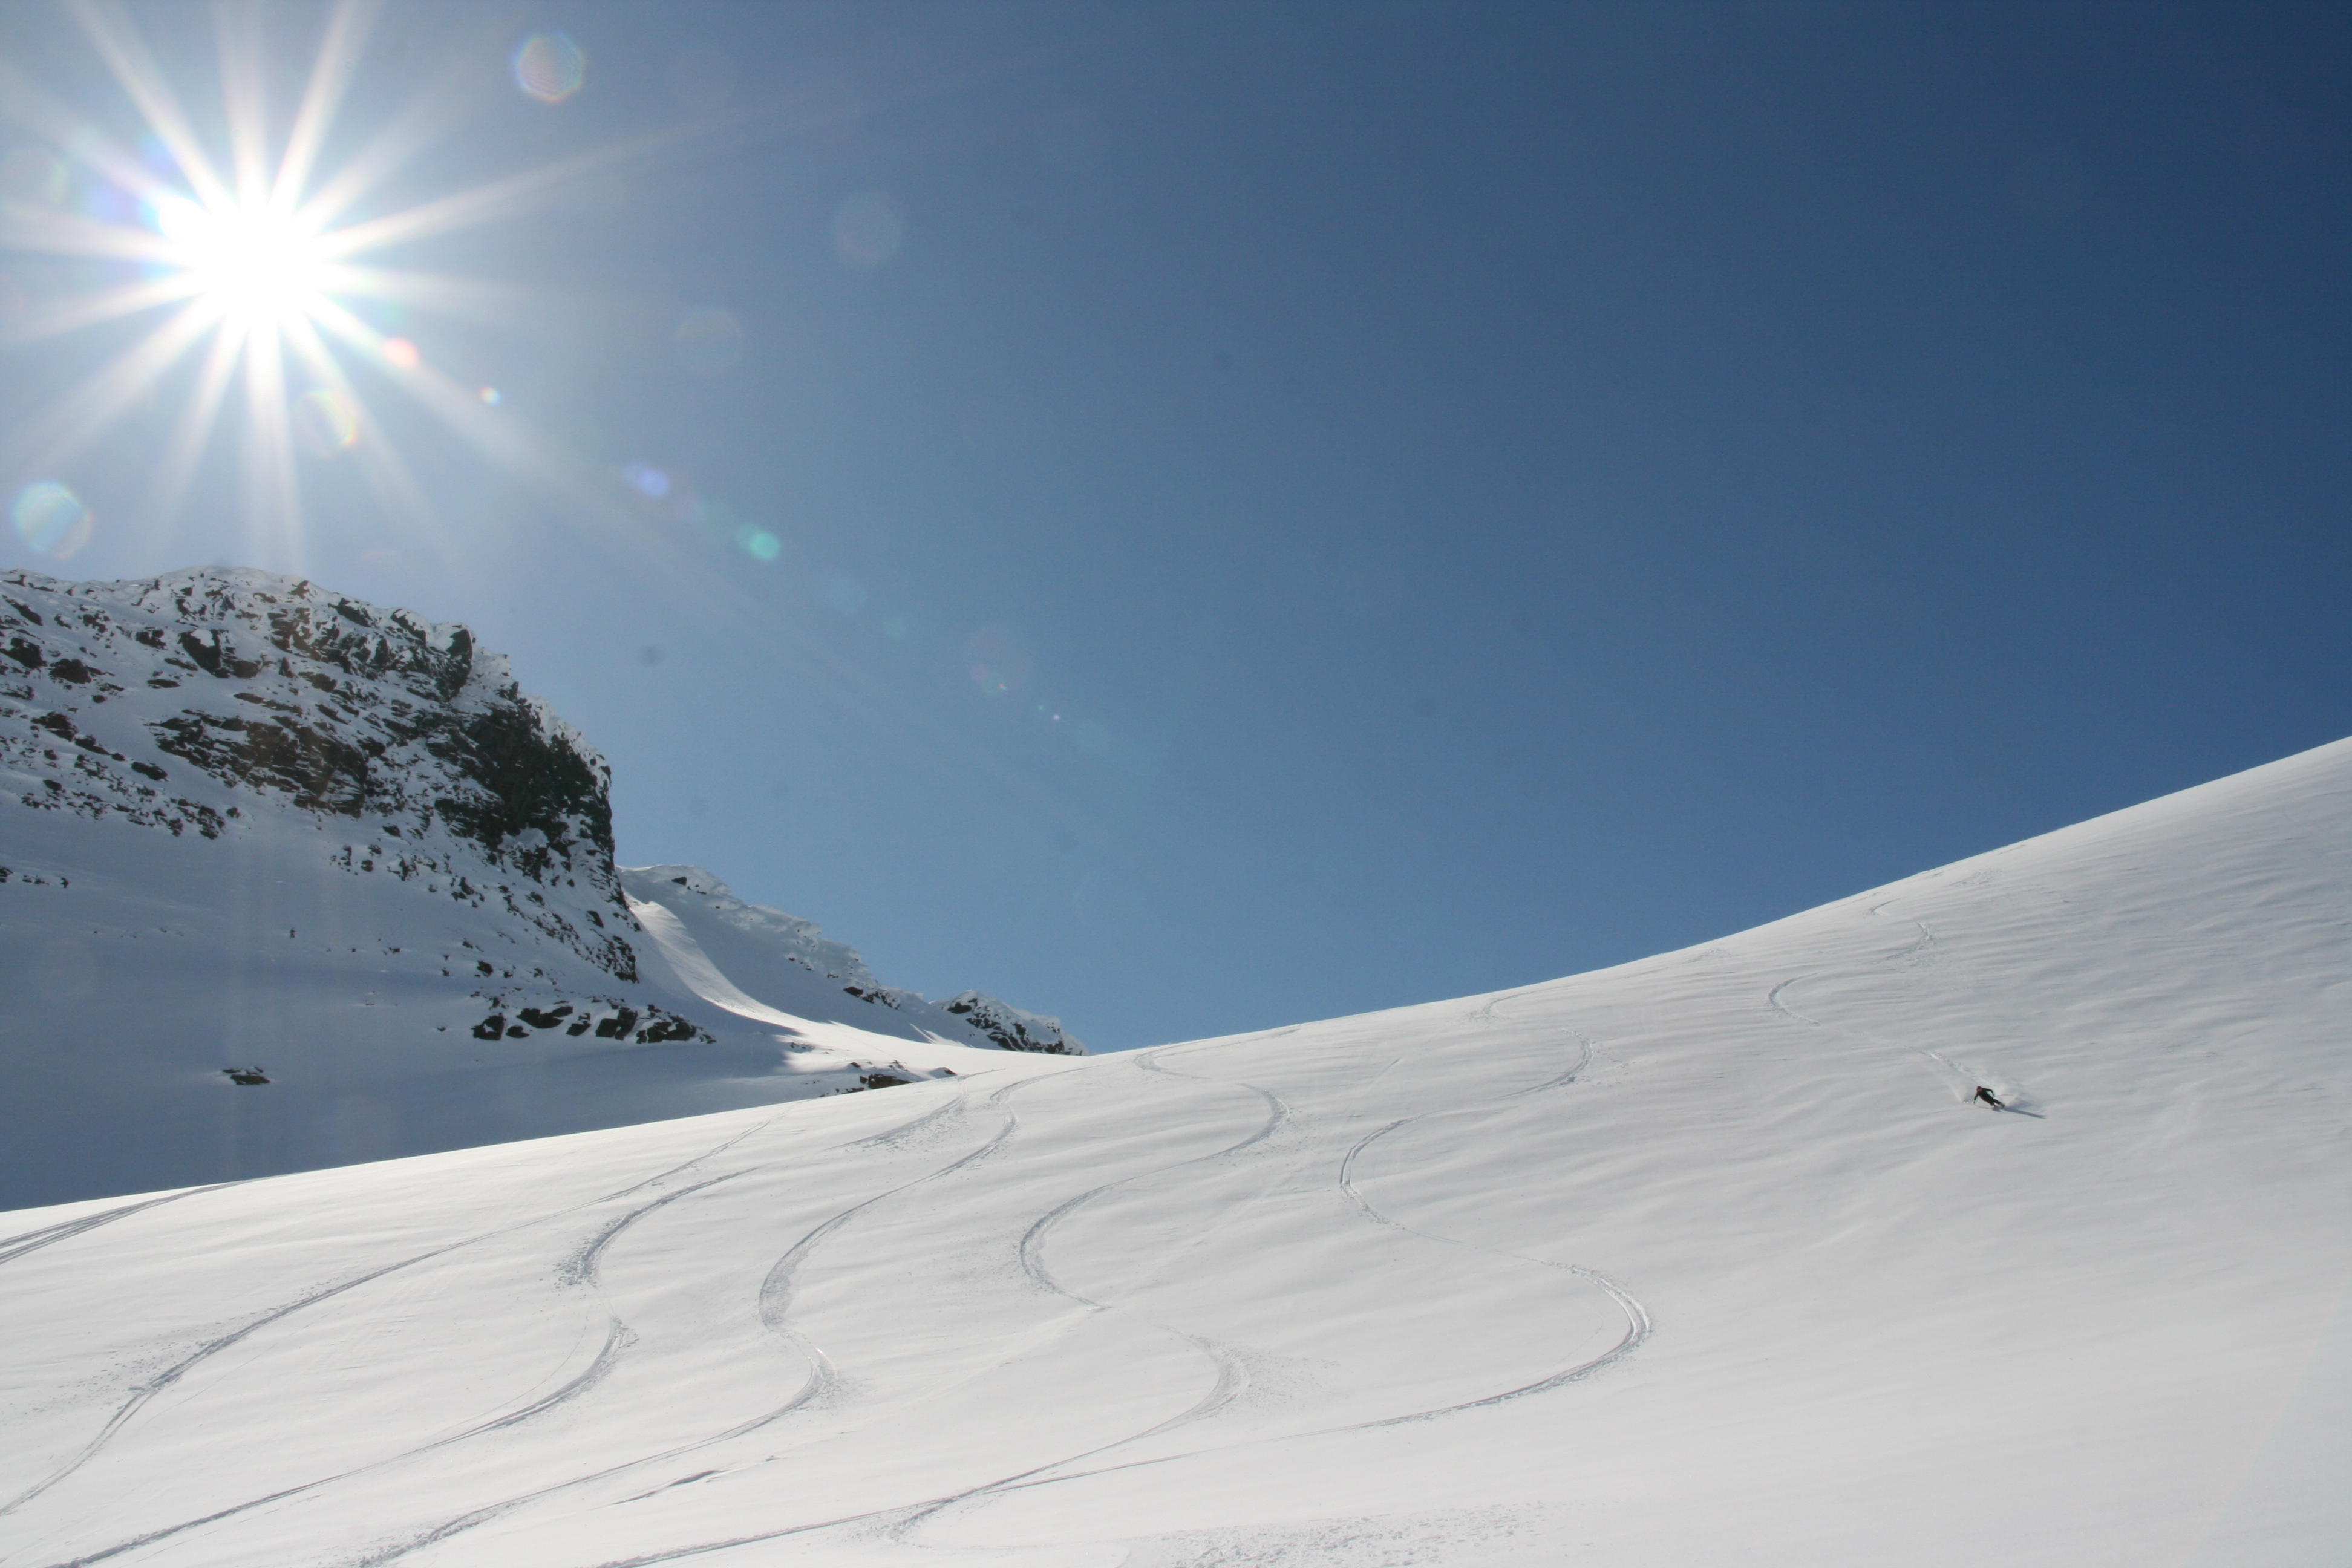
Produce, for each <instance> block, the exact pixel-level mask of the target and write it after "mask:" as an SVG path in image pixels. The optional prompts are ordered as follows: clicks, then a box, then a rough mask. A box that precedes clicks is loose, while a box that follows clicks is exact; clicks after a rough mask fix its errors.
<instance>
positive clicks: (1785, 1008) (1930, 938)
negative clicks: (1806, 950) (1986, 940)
mask: <svg viewBox="0 0 2352 1568" xmlns="http://www.w3.org/2000/svg"><path fill="white" fill-rule="evenodd" d="M1900 901H1901V900H1896V899H1889V900H1887V901H1886V902H1885V903H1883V904H1874V905H1872V906H1871V908H1870V910H1869V911H1868V912H1869V913H1870V914H1871V915H1872V916H1873V917H1876V916H1878V915H1879V914H1880V913H1881V912H1882V911H1884V910H1888V909H1891V908H1893V907H1894V906H1895V904H1896V903H1899V902H1900ZM1902 918H1903V919H1905V920H1909V921H1911V923H1912V925H1914V926H1916V928H1918V931H1919V934H1918V936H1917V937H1916V938H1915V939H1914V940H1913V941H1912V942H1909V943H1908V944H1906V946H1903V947H1899V948H1897V949H1895V951H1894V952H1887V953H1881V954H1880V955H1878V957H1876V958H1875V959H1874V960H1873V961H1872V962H1873V963H1874V965H1877V966H1884V965H1885V964H1889V963H1905V962H1906V961H1907V960H1910V959H1914V958H1916V957H1918V956H1920V955H1921V954H1924V953H1926V952H1928V951H1929V950H1930V949H1932V948H1933V947H1934V946H1935V945H1936V933H1935V932H1934V931H1930V930H1928V929H1927V921H1922V920H1916V919H1913V918H1912V917H1911V916H1908V915H1906V916H1903V917H1902ZM1829 973H1834V971H1832V970H1827V969H1806V970H1800V971H1799V972H1798V973H1794V974H1791V975H1790V976H1789V977H1788V978H1787V979H1786V980H1783V981H1781V982H1780V984H1777V985H1775V986H1773V987H1772V989H1771V990H1769V991H1768V992H1766V993H1765V994H1764V1005H1766V1006H1767V1007H1769V1008H1770V1009H1771V1010H1772V1011H1773V1012H1775V1013H1778V1014H1780V1016H1783V1017H1787V1018H1794V1019H1795V1020H1796V1021H1797V1022H1799V1023H1801V1024H1805V1025H1809V1026H1811V1027H1813V1028H1816V1029H1821V1030H1824V1031H1826V1032H1828V1033H1830V1034H1832V1035H1843V1036H1844V1037H1846V1038H1847V1039H1850V1040H1855V1041H1859V1042H1861V1043H1862V1044H1864V1045H1867V1046H1878V1047H1889V1048H1893V1049H1896V1050H1905V1051H1909V1052H1910V1053H1911V1054H1912V1055H1913V1056H1916V1057H1918V1058H1922V1059H1924V1060H1926V1061H1927V1062H1930V1063H1933V1064H1934V1065H1935V1066H1936V1067H1937V1068H1940V1069H1942V1071H1943V1072H1944V1073H1946V1074H1947V1075H1948V1076H1949V1078H1950V1079H1951V1081H1952V1083H1953V1084H1955V1085H1956V1086H1962V1087H1961V1089H1960V1092H1961V1094H1962V1098H1963V1100H1965V1099H1966V1094H1967V1090H1966V1088H1965V1086H1967V1085H1969V1084H1971V1083H1973V1082H1975V1081H1976V1079H1975V1077H1974V1075H1973V1074H1971V1073H1969V1072H1967V1071H1964V1070H1963V1069H1961V1068H1958V1067H1957V1066H1955V1065H1953V1063H1952V1061H1951V1059H1950V1058H1948V1057H1946V1056H1944V1055H1943V1054H1942V1053H1941V1052H1939V1051H1933V1050H1930V1049H1928V1048H1927V1047H1925V1046H1915V1045H1913V1044H1911V1043H1910V1042H1909V1041H1907V1040H1890V1039H1888V1038H1886V1037H1885V1036H1883V1035H1874V1034H1872V1033H1870V1032H1869V1031H1868V1030H1865V1029H1855V1028H1849V1027H1848V1026H1845V1025H1843V1024H1831V1023H1825V1022H1823V1021H1822V1019H1819V1018H1816V1017H1813V1016H1811V1015H1809V1014H1805V1013H1800V1012H1798V1011H1797V1010H1796V1008H1794V1007H1792V1006H1790V1005H1789V1004H1788V1002H1787V1001H1786V1000H1784V998H1785V997H1786V995H1787V994H1788V991H1789V988H1790V986H1792V985H1796V984H1801V983H1802V982H1804V981H1808V980H1818V979H1820V978H1821V977H1822V976H1823V975H1825V974H1829ZM2001 1109H2002V1110H2014V1109H2017V1108H2016V1107H2014V1106H2003V1107H2002V1108H2001ZM2018 1114H2020V1115H2022V1116H2033V1117H2039V1116H2041V1115H2042V1112H2040V1111H2038V1110H2018Z"/></svg>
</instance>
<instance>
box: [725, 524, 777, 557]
mask: <svg viewBox="0 0 2352 1568" xmlns="http://www.w3.org/2000/svg"><path fill="white" fill-rule="evenodd" d="M735 544H736V548H738V549H740V551H742V552H743V553H744V554H746V555H748V556H750V557H751V559H752V560H754V561H758V562H761V563H766V562H770V561H773V560H774V559H775V558H776V557H777V556H779V555H781V554H782V553H783V552H784V542H783V541H782V540H781V539H778V538H777V537H776V536H775V535H774V534H772V533H770V532H769V531H767V530H766V529H764V528H753V527H752V526H751V524H750V523H748V522H747V523H745V524H744V525H743V526H742V527H740V528H739V529H737V530H736V531H735Z"/></svg>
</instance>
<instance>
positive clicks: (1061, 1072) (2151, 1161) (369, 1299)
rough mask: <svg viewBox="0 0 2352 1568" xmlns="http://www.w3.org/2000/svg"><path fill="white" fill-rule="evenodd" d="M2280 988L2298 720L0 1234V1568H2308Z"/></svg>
mask: <svg viewBox="0 0 2352 1568" xmlns="http://www.w3.org/2000/svg"><path fill="white" fill-rule="evenodd" d="M2347 961H2352V742H2347V743H2342V744H2337V745H2334V746H2329V747H2326V748H2323V749H2321V750H2319V751H2316V752H2309V753H2306V754H2305V755H2302V756H2298V757H2294V758H2290V759H2288V760H2286V761H2284V762H2282V763H2276V764H2273V765H2272V766H2269V767H2265V768H2262V769H2258V770H2255V771H2254V772H2252V773H2245V774H2242V775H2240V776H2238V777H2235V778H2231V779H2226V780H2223V781H2221V782H2220V783H2217V784H2210V785H2207V786H2204V787H2202V788H2200V789H2195V790H2191V791H2189V792H2186V793H2184V794H2182V795H2175V796H2171V797H2168V798H2167V799H2164V800H2160V801H2157V802H2154V803H2151V804H2149V805H2144V806H2140V807H2137V808H2135V809H2133V810H2130V811H2126V812H2123V813H2119V814H2117V815H2116V816H2109V817H2105V818H2102V819H2100V820H2097V821H2095V822H2092V823H2088V824H2084V825H2082V826H2077V827H2074V828H2070V829H2067V830H2065V831H2063V832H2060V833H2056V834H2053V835H2050V836H2048V837H2043V838H2040V839H2036V840H2033V841H2031V842H2029V843H2026V844H2022V845H2018V846H2015V847H2011V848H2008V849H2004V850H2000V851H1998V852H1996V853H1993V854H1990V855H1986V856H1982V857H1979V858H1976V859H1973V860H1969V861H1966V862H1963V863H1961V864H1959V865H1957V866H1953V867H1949V868H1945V869H1943V870H1940V871H1935V872H1930V873H1927V874H1926V875H1923V876H1919V877H1916V878H1912V879H1908V880H1906V881H1903V882H1899V883H1895V884H1894V885H1892V886H1890V887H1886V888H1883V889H1877V890H1875V891H1873V892H1871V893H1868V894H1864V895H1861V896H1857V897H1855V898H1852V899H1848V900H1842V901H1840V902H1837V903H1834V904H1831V905H1827V906H1824V907H1823V908H1822V909H1819V910H1811V911H1810V912H1808V913H1805V914H1802V915H1799V916H1796V917H1793V918H1791V919H1789V920H1786V921H1780V922H1777V923H1775V924H1773V925H1769V926H1766V927H1762V928H1759V929H1758V930H1755V931H1748V932H1745V933H1742V934H1740V935H1738V936H1735V937H1731V938H1727V939H1726V940H1724V941H1723V942H1717V943H1715V944H1713V945H1711V946H1707V947H1705V948H1701V949H1696V950H1692V951H1687V952H1676V953H1671V954H1666V955H1664V956H1662V957H1659V958H1656V959H1652V960H1649V961H1645V962H1643V963H1637V964H1633V965H1628V966H1626V967H1623V968H1620V969H1615V970H1610V971H1604V972H1601V973H1593V974H1587V975H1580V976H1577V977H1574V978H1571V979H1567V980H1561V981H1556V982H1553V983H1550V984H1542V985H1537V986H1532V987H1528V988H1527V989H1524V990H1520V991H1516V992H1509V993H1504V994H1496V995H1491V996H1483V997H1474V998H1466V999H1463V1000H1458V1001H1451V1002H1444V1003H1437V1004H1433V1005H1426V1006H1420V1007H1412V1008H1406V1009H1401V1010H1398V1011H1394V1012H1389V1013H1382V1014H1374V1015H1368V1016H1362V1017H1355V1018H1343V1019H1338V1020H1333V1021H1329V1022H1326V1023H1320V1024H1313V1025H1307V1026H1301V1027H1297V1028H1295V1029H1287V1030H1281V1031H1276V1032H1275V1033H1272V1034H1269V1035H1264V1036H1253V1037H1239V1038H1231V1039H1219V1040H1207V1041H1199V1042H1194V1043H1192V1044H1187V1045H1181V1046H1172V1047H1162V1048H1160V1049H1156V1050H1151V1051H1146V1052H1139V1053H1134V1054H1130V1055H1125V1056H1118V1057H1107V1058H1057V1057H1043V1056H1024V1057H1015V1056H1012V1055H1008V1054H999V1055H998V1056H997V1057H996V1058H994V1059H996V1060H998V1061H1000V1062H1003V1063H1004V1064H1005V1065H1006V1067H1007V1068H1016V1067H1017V1068H1021V1069H1023V1070H1024V1076H1022V1077H1019V1078H1018V1079H1012V1078H1009V1077H1008V1078H1003V1079H987V1080H968V1081H948V1080H940V1081H933V1082H925V1083H919V1084H915V1085H911V1086H909V1087H907V1088H904V1089H897V1090H894V1091H893V1092H891V1093H889V1094H864V1095H856V1096H851V1097H846V1098H839V1099H831V1100H817V1101H810V1102H802V1103H796V1104H790V1105H782V1106H774V1107H768V1108H761V1109H753V1110H732V1111H726V1112H722V1113H719V1114H714V1115H707V1116H701V1117H696V1118H689V1119H685V1120H680V1121H671V1122H666V1123H659V1124H653V1125H643V1126H635V1127H628V1128H623V1129H616V1130H612V1131H600V1132H591V1133H582V1134H576V1135H572V1136H566V1137H561V1138H554V1139H549V1140H544V1141H541V1142H525V1143H511V1144H506V1145H501V1146H498V1147H489V1148H478V1149H469V1150H465V1151H461V1152H448V1153H440V1154H433V1155H428V1156H424V1157H421V1158H415V1159H410V1160H404V1161H397V1162H390V1163H379V1164H372V1165H363V1166H352V1167H346V1168H341V1169H337V1170H330V1171H321V1172H316V1173H307V1174H301V1175H293V1176H285V1177H279V1178H276V1179H272V1180H268V1181H257V1182H251V1183H247V1184H239V1185H229V1186H221V1187H213V1188H207V1189H203V1190H198V1191H192V1192H186V1193H175V1194H154V1195H152V1196H148V1197H143V1198H140V1199H136V1200H130V1201H111V1202H104V1203H87V1204H77V1205H67V1206H64V1207H59V1208H52V1209H47V1210H42V1211H37V1212H26V1213H21V1214H16V1215H8V1216H6V1217H5V1222H0V1237H5V1239H0V1285H5V1289H0V1430H5V1431H6V1432H7V1434H8V1437H9V1440H8V1442H7V1443H6V1444H5V1446H0V1561H5V1563H10V1564H28V1565H32V1564H39V1565H50V1564H63V1563H120V1564H124V1565H129V1564H172V1565H188V1568H193V1565H196V1564H236V1565H238V1568H268V1565H277V1564H288V1565H292V1564H304V1565H310V1564H338V1565H343V1568H359V1565H362V1564H383V1563H404V1564H411V1565H415V1568H425V1565H428V1564H429V1565H434V1568H444V1565H458V1564H469V1565H470V1564H480V1565H491V1564H497V1565H500V1568H505V1565H511V1564H518V1563H528V1564H531V1565H533V1568H571V1565H577V1568H622V1565H632V1568H635V1565H642V1564H648V1563H679V1562H690V1563H706V1562H707V1563H724V1564H736V1563H740V1564H761V1565H766V1564H798V1563H825V1564H835V1563H839V1564H850V1563H856V1564H866V1563H874V1564H894V1563H908V1564H919V1563H1018V1564H1022V1565H1024V1568H1030V1565H1034V1568H1112V1565H1115V1564H1125V1565H1129V1568H1169V1565H1174V1564H1192V1565H1196V1568H1209V1565H1212V1564H1214V1565H1233V1564H1241V1563H1282V1564H1307V1563H1313V1564H1341V1565H1366V1568H1369V1565H1373V1564H1381V1565H1388V1564H1404V1563H1412V1564H1462V1565H1470V1564H1477V1565H1481V1568H1483V1565H1487V1564H1498V1565H1504V1568H1510V1565H1515V1564H1528V1565H1533V1564H1557V1563H1607V1564H1612V1568H1613V1565H1629V1568H1646V1565H1658V1568H1666V1565H1670V1564H1671V1565H1674V1568H1686V1565H1689V1564H1695V1563H1708V1564H1712V1563H1762V1564H1783V1563H1785V1564H1792V1565H1793V1564H1805V1565H1807V1568H1814V1565H1820V1564H1857V1565H1858V1564H1865V1563H1867V1564H1883V1563H1904V1564H1907V1565H1923V1568H1943V1565H1950V1568H1959V1565H1962V1564H1969V1565H1980V1564H1988V1563H2001V1564H2050V1565H2053V1568H2056V1565H2061V1564H2063V1565H2065V1568H2096V1565H2105V1564H2114V1565H2116V1568H2123V1565H2126V1564H2127V1565H2130V1568H2143V1565H2146V1564H2195V1565H2199V1568H2221V1565H2230V1568H2286V1565H2289V1564H2294V1565H2305V1564H2313V1563H2336V1562H2342V1561H2344V1559H2345V1550H2344V1543H2345V1542H2347V1541H2352V1488H2347V1487H2346V1486H2345V1485H2344V1484H2343V1481H2344V1477H2345V1476H2346V1474H2347V1468H2352V1466H2348V1465H2347V1461H2352V1420H2347V1416H2348V1415H2352V1322H2347V1311H2346V1308H2345V1297H2346V1284H2347V1273H2348V1272H2352V1225H2347V1217H2352V1215H2348V1214H2347V1206H2352V1205H2347V1197H2352V1190H2348V1189H2352V1053H2347V1050H2346V1045H2347V1041H2346V1019H2347V1017H2352V1005H2347V1003H2352V962H2347ZM1979 1084H1983V1085H1988V1086H1990V1087H1992V1088H1994V1089H1997V1090H1998V1091H2000V1094H2001V1095H2002V1097H2003V1098H2005V1099H2007V1100H2009V1101H2010V1102H2011V1105H2012V1106H2013V1107H2014V1108H2015V1109H2014V1110H2011V1111H2004V1112H1995V1111H1992V1110H1988V1109H1986V1108H1984V1107H1982V1106H1980V1105H1975V1104H1972V1103H1970V1100H1969V1097H1970V1095H1971V1093H1972V1091H1973V1090H1974V1089H1975V1088H1976V1087H1977V1086H1978V1085H1979Z"/></svg>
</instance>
